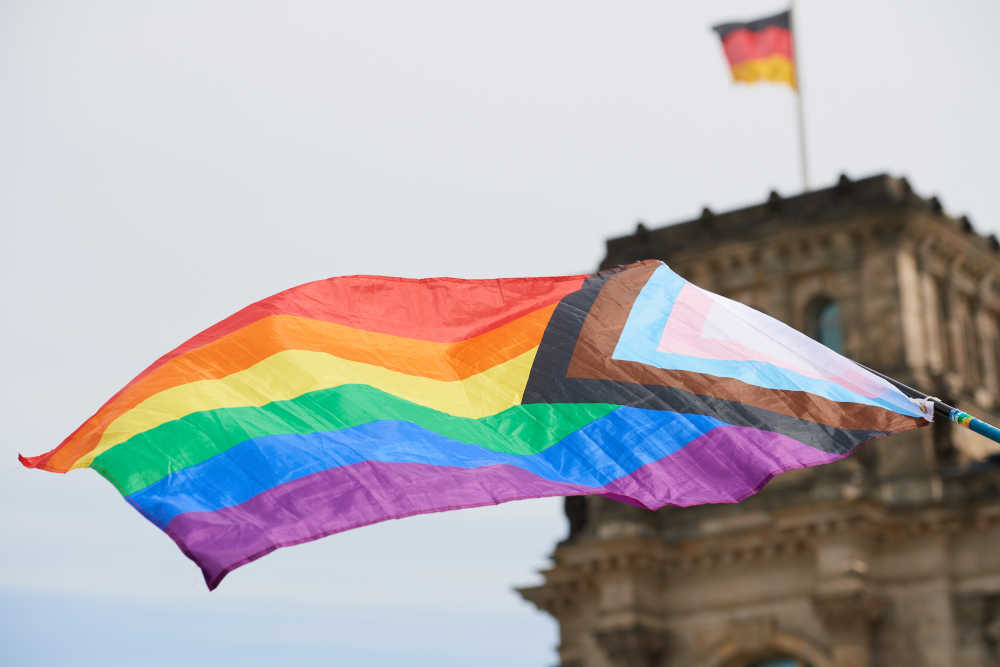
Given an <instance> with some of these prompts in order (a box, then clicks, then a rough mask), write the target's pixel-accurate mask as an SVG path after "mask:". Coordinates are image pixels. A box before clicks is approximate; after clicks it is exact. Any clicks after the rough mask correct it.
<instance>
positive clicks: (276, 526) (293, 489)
mask: <svg viewBox="0 0 1000 667" xmlns="http://www.w3.org/2000/svg"><path fill="white" fill-rule="evenodd" d="M843 456H844V455H843V454H833V453H830V452H823V451H820V450H818V449H815V448H813V447H809V446H807V445H804V444H802V443H800V442H798V441H796V440H793V439H791V438H788V437H787V436H784V435H780V434H777V433H772V432H769V431H759V430H757V429H753V428H750V427H745V426H723V427H719V428H716V429H713V430H712V431H710V432H709V433H706V434H705V435H703V436H701V437H699V438H697V439H695V440H693V441H691V442H690V443H688V445H687V446H686V447H684V448H683V449H681V450H680V451H677V452H675V453H674V454H671V455H670V456H667V457H665V458H663V459H660V460H659V461H656V462H654V463H650V464H647V465H645V466H642V467H641V468H639V469H637V470H636V471H634V472H633V473H631V474H629V475H626V476H624V477H621V478H619V479H617V480H615V481H613V482H611V483H609V484H607V485H605V486H603V487H591V486H582V485H576V484H566V483H563V482H557V481H552V480H548V479H544V478H542V477H539V476H538V475H535V474H533V473H530V472H527V471H526V470H523V469H521V468H517V467H514V466H509V465H492V466H486V467H482V468H471V469H467V468H457V467H451V466H435V465H427V464H422V463H402V462H390V463H386V462H374V461H365V462H362V463H356V464H354V465H350V466H342V467H338V468H331V469H329V470H324V471H322V472H318V473H314V474H312V475H308V476H306V477H301V478H299V479H296V480H294V481H292V482H288V483H286V484H282V485H281V486H277V487H274V488H273V489H270V490H268V491H265V492H264V493H261V494H259V495H257V496H255V497H253V498H251V499H250V500H248V501H246V502H245V503H242V504H240V505H235V506H232V507H226V508H223V509H220V510H216V511H214V512H187V513H185V514H180V515H178V516H177V517H176V518H174V519H173V521H171V522H170V524H169V525H168V526H167V528H166V532H167V534H168V535H170V537H171V538H172V539H173V540H174V541H175V542H176V543H177V545H178V546H179V547H180V548H181V550H182V551H183V552H184V553H185V554H186V555H187V556H188V558H190V559H191V560H193V561H195V563H197V564H198V566H199V567H200V568H201V570H202V572H203V573H204V575H205V581H206V583H207V584H208V587H209V588H210V589H212V588H215V587H216V586H218V585H219V582H220V581H221V580H222V578H223V577H224V576H225V575H226V574H227V573H228V572H231V571H232V570H233V569H235V568H237V567H239V566H240V565H243V564H245V563H249V562H250V561H252V560H256V559H257V558H260V557H261V556H264V555H265V554H268V553H270V552H271V551H274V550H275V549H277V548H279V547H284V546H291V545H293V544H300V543H302V542H308V541H310V540H314V539H317V538H320V537H323V536H324V535H330V534H332V533H338V532H341V531H344V530H348V529H350V528H357V527H359V526H364V525H367V524H371V523H376V522H378V521H384V520H386V519H399V518H402V517H406V516H411V515H414V514H424V513H429V512H441V511H445V510H451V509H459V508H463V507H479V506H482V505H495V504H498V503H502V502H507V501H510V500H520V499H524V498H543V497H548V496H575V495H584V494H599V495H604V496H607V497H610V498H614V499H615V500H621V501H624V502H628V503H630V504H634V505H639V506H640V507H647V508H650V509H656V508H659V507H662V506H664V505H668V504H670V505H678V506H687V505H696V504H701V503H731V502H739V501H740V500H743V499H744V498H746V497H747V496H750V495H752V494H754V493H756V492H757V491H759V490H760V489H761V488H762V487H763V486H764V485H765V484H767V482H768V481H770V479H771V478H772V477H773V476H774V475H776V474H778V473H781V472H784V471H786V470H792V469H794V468H804V467H808V466H813V465H818V464H822V463H829V462H831V461H835V460H837V459H839V458H842V457H843Z"/></svg>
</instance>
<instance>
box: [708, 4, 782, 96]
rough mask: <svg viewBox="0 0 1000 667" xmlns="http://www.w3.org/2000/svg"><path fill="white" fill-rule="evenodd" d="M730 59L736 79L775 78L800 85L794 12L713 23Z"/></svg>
mask: <svg viewBox="0 0 1000 667" xmlns="http://www.w3.org/2000/svg"><path fill="white" fill-rule="evenodd" d="M712 30H714V31H715V32H716V34H717V35H718V36H719V39H721V40H722V50H723V51H724V52H725V54H726V60H727V61H729V68H730V70H731V71H732V74H733V81H742V82H744V83H757V82H758V81H773V82H775V83H786V84H788V85H789V86H791V87H792V88H796V78H795V47H794V40H793V39H792V27H791V12H790V11H784V12H781V13H780V14H775V15H774V16H768V17H765V18H762V19H757V20H756V21H744V22H738V23H720V24H719V25H716V26H712Z"/></svg>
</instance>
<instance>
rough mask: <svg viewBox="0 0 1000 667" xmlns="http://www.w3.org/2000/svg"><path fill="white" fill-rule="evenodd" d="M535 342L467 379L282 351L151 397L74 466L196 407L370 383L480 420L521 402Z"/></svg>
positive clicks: (113, 426) (265, 400)
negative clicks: (234, 370)
mask: <svg viewBox="0 0 1000 667" xmlns="http://www.w3.org/2000/svg"><path fill="white" fill-rule="evenodd" d="M537 351H538V348H537V347H533V348H532V349H530V350H528V351H527V352H525V353H523V354H521V355H519V356H517V357H514V358H513V359H511V360H509V361H506V362H504V363H502V364H498V365H496V366H494V367H493V368H490V369H487V370H485V371H483V372H482V373H477V374H476V375H472V376H469V377H467V378H465V379H464V380H451V381H446V380H432V379H430V378H426V377H421V376H417V375H407V374H405V373H400V372H398V371H392V370H389V369H387V368H383V367H382V366H374V365H372V364H366V363H362V362H358V361H349V360H347V359H341V358H339V357H335V356H333V355H331V354H327V353H324V352H309V351H304V350H285V351H283V352H279V353H277V354H274V355H272V356H270V357H268V358H267V359H264V360H263V361H261V362H260V363H257V364H254V365H253V366H250V367H249V368H247V369H245V370H243V371H240V372H238V373H233V374H232V375H227V376H226V377H224V378H221V379H217V380H199V381H197V382H189V383H187V384H183V385H180V386H177V387H171V388H170V389H166V390H164V391H161V392H159V393H158V394H154V395H153V396H150V397H149V398H147V399H146V400H145V401H143V402H142V403H140V404H139V405H137V406H135V407H134V408H132V409H131V410H129V411H128V412H126V413H125V414H123V415H122V416H120V417H118V419H116V420H115V421H113V422H111V424H109V425H108V428H107V429H105V431H104V433H103V434H102V435H101V440H100V442H99V443H98V445H97V447H96V448H94V449H93V450H92V451H91V452H89V453H88V454H86V455H84V456H82V457H81V458H80V459H79V460H78V461H77V462H76V463H74V464H73V467H74V468H85V467H87V466H89V465H90V462H91V461H93V460H94V459H95V458H96V457H97V456H98V455H100V454H102V453H103V452H106V451H107V450H109V449H111V448H112V447H114V446H115V445H117V444H119V443H122V442H124V441H126V440H128V439H129V438H131V437H132V436H134V435H136V434H139V433H142V432H143V431H148V430H149V429H151V428H155V427H157V426H159V425H160V424H164V423H166V422H168V421H173V420H174V419H180V418H181V417H183V416H185V415H189V414H191V413H192V412H200V411H202V410H217V409H219V408H237V407H245V406H259V405H264V404H266V403H270V402H271V401H284V400H288V399H290V398H295V397H296V396H301V395H302V394H305V393H307V392H310V391H316V390H318V389H328V388H330V387H338V386H340V385H345V384H366V385H370V386H372V387H376V388H378V389H381V390H382V391H384V392H386V393H389V394H393V395H395V396H399V397H400V398H404V399H406V400H408V401H412V402H414V403H416V404H418V405H423V406H425V407H428V408H432V409H434V410H440V411H441V412H445V413H447V414H450V415H455V416H456V417H471V418H474V419H478V418H480V417H487V416H489V415H493V414H496V413H498V412H500V411H501V410H506V409H507V408H509V407H511V406H514V405H517V404H518V403H520V402H521V397H522V395H523V394H524V386H525V384H527V382H528V373H529V372H530V370H531V364H532V363H534V361H535V353H536V352H537Z"/></svg>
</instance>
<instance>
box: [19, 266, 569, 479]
mask: <svg viewBox="0 0 1000 667" xmlns="http://www.w3.org/2000/svg"><path fill="white" fill-rule="evenodd" d="M585 278H586V276H585V275H578V276H557V277H551V278H497V279H490V280H463V279H459V278H424V279H412V278H391V277H384V276H345V277H341V278H328V279H326V280H317V281H315V282H311V283H306V284H305V285H299V286H298V287H293V288H291V289H288V290H285V291H284V292H279V293H278V294H275V295H274V296H271V297H268V298H266V299H263V300H261V301H258V302H257V303H254V304H252V305H250V306H247V307H246V308H244V309H243V310H241V311H239V312H238V313H236V314H235V315H232V316H230V317H227V318H226V319H224V320H222V321H221V322H219V323H218V324H215V325H213V326H211V327H209V328H208V329H206V330H205V331H203V332H201V333H200V334H198V335H196V336H195V337H194V338H191V339H190V340H188V341H187V342H185V343H183V344H181V345H180V346H179V347H177V348H175V349H173V350H171V351H170V352H168V353H167V354H165V355H163V356H162V357H160V358H159V359H157V360H156V361H154V362H153V363H152V364H151V365H150V366H149V367H148V368H146V369H145V370H144V371H142V373H140V374H139V375H138V376H136V377H135V378H134V379H133V380H132V381H131V382H129V383H128V384H127V385H125V387H123V388H122V389H121V390H120V391H118V392H117V393H116V394H115V395H114V396H112V397H111V398H110V399H108V401H107V402H106V403H105V404H104V405H103V406H101V408H100V409H99V410H98V411H97V413H95V414H94V415H93V416H91V418H90V419H88V420H87V421H86V422H84V423H83V424H82V425H81V426H80V427H79V428H77V429H76V430H75V431H74V432H73V433H72V434H70V436H69V437H67V438H66V439H65V440H63V442H62V443H61V444H60V445H59V446H58V447H56V448H55V449H53V450H52V451H50V452H47V453H45V454H41V455H39V456H31V457H25V456H20V455H19V458H20V460H21V463H22V464H24V465H25V466H27V467H29V468H36V467H41V468H46V469H51V470H53V471H54V472H56V471H58V472H64V471H65V470H64V468H68V467H69V466H70V465H72V463H73V462H74V461H76V459H77V458H79V457H80V456H82V455H83V454H84V453H86V452H87V451H90V449H91V448H92V447H93V442H91V441H92V440H94V439H95V438H99V437H100V434H101V432H103V428H104V427H105V426H106V425H107V424H106V423H105V424H102V425H101V427H100V429H99V430H97V431H96V432H95V431H93V426H94V423H95V420H96V419H97V418H98V417H99V416H100V415H102V414H103V413H104V412H105V411H106V409H108V408H109V406H111V405H112V404H113V403H115V401H116V399H118V397H119V396H120V395H122V393H123V392H124V391H125V390H126V389H128V388H129V387H131V386H132V385H134V384H136V383H137V382H138V381H139V380H140V379H142V378H144V377H146V376H147V375H149V374H150V373H151V372H153V371H154V370H156V369H157V368H159V367H161V366H163V365H164V364H165V363H167V362H168V361H170V360H171V359H174V358H175V357H179V356H181V355H183V354H185V353H186V352H190V351H191V350H194V349H197V348H199V347H202V346H204V345H207V344H208V343H211V342H213V341H216V340H218V339H219V338H222V337H223V336H226V335H228V334H230V333H232V332H234V331H236V330H238V329H241V328H243V327H245V326H247V325H248V324H252V323H254V322H256V321H258V320H260V319H262V318H264V317H268V316H270V315H282V314H283V315H295V316H299V317H308V318H311V319H315V320H321V321H325V322H334V323H336V324H342V325H346V326H350V327H354V328H356V329H363V330H366V331H374V332H378V333H384V334H391V335H395V336H401V337H405V338H414V339H418V340H427V341H436V342H458V341H463V340H466V339H468V338H472V337H474V336H477V335H480V334H483V333H486V332H488V331H491V330H493V329H496V328H497V327H499V326H501V325H503V324H507V323H508V322H511V321H513V320H516V319H518V318H520V317H523V316H524V315H527V314H529V313H532V312H534V311H536V310H538V309H540V308H543V307H545V306H548V305H551V304H553V303H555V302H557V301H559V300H560V299H562V298H563V297H564V296H565V295H567V294H569V293H570V292H574V291H576V290H578V289H580V287H581V286H582V285H583V281H584V279H585ZM88 429H91V430H90V431H88ZM78 439H83V440H84V444H85V446H84V447H83V449H81V450H80V451H77V450H76V449H74V450H73V452H72V456H71V457H70V459H69V460H67V461H63V462H62V464H60V465H59V466H58V469H56V468H50V467H48V463H49V460H50V459H51V458H52V457H53V455H55V454H56V453H57V452H60V451H62V450H63V449H64V448H66V447H68V446H70V445H71V444H72V443H73V442H75V441H77V440H78ZM67 451H68V450H67Z"/></svg>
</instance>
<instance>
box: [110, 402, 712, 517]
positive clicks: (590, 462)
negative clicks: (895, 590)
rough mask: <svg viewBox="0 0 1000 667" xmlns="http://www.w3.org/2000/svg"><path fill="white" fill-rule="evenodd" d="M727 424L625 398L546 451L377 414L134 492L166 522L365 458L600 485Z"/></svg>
mask: <svg viewBox="0 0 1000 667" xmlns="http://www.w3.org/2000/svg"><path fill="white" fill-rule="evenodd" d="M723 424H724V422H721V421H719V420H718V419H715V418H713V417H707V416H705V415H697V414H684V413H676V412H665V411H661V410H642V409H639V408H630V407H622V408H619V409H618V410H615V411H614V412H612V413H610V414H608V415H605V416H604V417H602V418H600V419H597V420H595V421H593V422H591V423H590V424H588V425H587V426H585V427H583V428H582V429H580V430H578V431H575V432H574V433H572V434H570V435H569V436H567V437H566V438H564V439H563V440H561V441H559V442H558V443H556V444H554V445H552V446H551V447H549V448H547V449H545V450H543V451H541V452H539V453H537V454H532V455H529V456H523V455H517V454H508V453H505V452H496V451H492V450H489V449H485V448H483V447H480V446H478V445H471V444H467V443H464V442H459V441H457V440H453V439H451V438H448V437H445V436H443V435H440V434H438V433H435V432H433V431H429V430H427V429H425V428H423V427H421V426H418V425H416V424H413V423H411V422H403V421H389V420H386V421H377V422H372V423H369V424H364V425H362V426H356V427H353V428H349V429H343V430H338V431H327V432H323V433H309V434H297V433H296V434H285V435H272V436H265V437H261V438H256V439H253V440H247V441H246V442H243V443H240V444H239V445H236V446H235V447H232V448H231V449H229V450H227V451H225V452H223V453H221V454H218V455H217V456H214V457H212V458H211V459H208V460H207V461H204V462H202V463H200V464H198V465H195V466H191V467H190V468H185V469H184V470H180V471H178V472H175V473H172V474H170V475H168V476H167V477H164V478H163V479H161V480H160V481H158V482H156V483H155V484H153V485H151V486H148V487H146V488H145V489H142V490H141V491H137V492H135V493H133V494H132V495H130V496H128V499H129V501H130V502H131V503H132V504H133V505H135V506H136V507H137V508H138V509H139V510H140V511H142V512H143V513H144V514H145V515H146V516H147V517H149V518H150V519H151V520H152V521H153V522H154V523H156V524H157V525H158V526H160V527H161V528H165V527H166V525H167V524H168V523H170V520H171V519H173V518H174V517H175V516H177V515H178V514H181V513H183V512H206V511H215V510H218V509H221V508H223V507H229V506H232V505H238V504H240V503H243V502H245V501H247V500H249V499H250V498H252V497H254V496H256V495H257V494H259V493H262V492H264V491H267V490H268V489H271V488H273V487H275V486H278V485H280V484H285V483H287V482H290V481H292V480H295V479H298V478H299V477H304V476H306V475H310V474H313V473H316V472H320V471H323V470H327V469H330V468H336V467H340V466H347V465H351V464H354V463H360V462H362V461H383V462H393V461H397V462H407V463H426V464H431V465H440V466H454V467H459V468H479V467H483V466H489V465H497V464H506V465H513V466H517V467H519V468H522V469H524V470H527V471H529V472H532V473H535V474H536V475H538V476H540V477H543V478H545V479H548V480H551V481H557V482H568V483H571V484H581V485H585V486H595V487H597V486H603V485H604V484H607V483H608V482H611V481H614V480H616V479H618V478H620V477H623V476H625V475H628V474H629V473H631V472H633V471H635V470H636V469H638V468H640V467H641V466H644V465H646V464H648V463H652V462H653V461H658V460H660V459H662V458H663V457H665V456H669V455H670V454H673V453H674V452H676V451H677V450H679V449H681V448H682V447H683V446H684V445H686V444H687V443H689V442H691V441H692V440H694V439H695V438H697V437H699V436H701V435H703V434H705V433H707V432H708V431H710V430H712V429H713V428H715V427H716V426H720V425H723ZM400 492H402V493H405V489H401V490H400Z"/></svg>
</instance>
